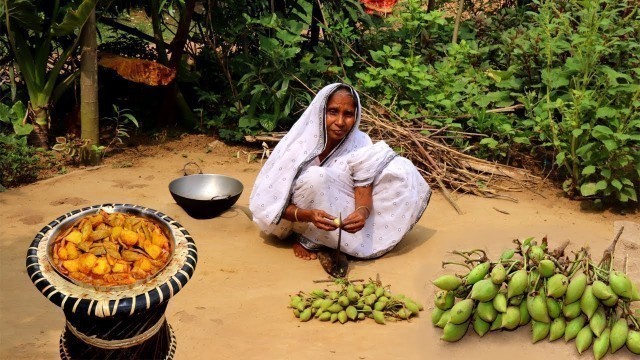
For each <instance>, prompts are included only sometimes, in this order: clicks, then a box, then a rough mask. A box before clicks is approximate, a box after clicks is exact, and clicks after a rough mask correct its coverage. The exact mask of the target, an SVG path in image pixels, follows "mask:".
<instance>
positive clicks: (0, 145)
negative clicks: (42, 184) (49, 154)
mask: <svg viewBox="0 0 640 360" xmlns="http://www.w3.org/2000/svg"><path fill="white" fill-rule="evenodd" d="M26 140H27V138H26V137H20V138H18V137H15V136H13V135H2V134H0V185H2V186H5V187H11V186H17V185H21V184H27V183H31V182H34V181H36V180H37V179H38V172H39V171H40V158H39V157H38V151H37V150H36V149H35V148H33V147H31V146H28V145H27V141H26Z"/></svg>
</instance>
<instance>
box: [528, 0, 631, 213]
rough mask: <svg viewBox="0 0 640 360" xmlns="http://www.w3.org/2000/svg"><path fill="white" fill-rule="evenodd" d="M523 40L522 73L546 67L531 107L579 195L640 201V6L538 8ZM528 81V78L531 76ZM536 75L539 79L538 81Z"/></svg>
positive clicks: (532, 119)
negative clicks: (637, 190) (533, 68)
mask: <svg viewBox="0 0 640 360" xmlns="http://www.w3.org/2000/svg"><path fill="white" fill-rule="evenodd" d="M535 3H536V5H537V10H538V11H537V12H531V13H530V16H531V22H530V23H529V25H528V27H527V31H526V32H524V33H523V35H522V38H521V39H519V43H520V44H533V45H534V46H530V45H528V46H526V47H525V46H522V45H520V46H519V49H520V52H519V60H520V63H519V64H518V65H517V66H519V67H520V69H526V68H527V67H529V66H530V64H526V63H525V61H527V62H531V61H533V62H534V63H535V64H539V65H540V67H539V68H537V69H536V70H537V73H538V74H539V78H540V83H539V85H538V86H536V85H535V84H530V86H529V89H526V91H528V96H526V97H525V98H524V100H525V101H524V103H525V105H526V107H527V110H528V117H529V121H528V122H527V125H528V126H531V128H532V129H533V130H534V131H536V132H537V133H539V138H538V140H539V141H540V142H541V144H542V145H543V146H545V147H548V148H550V149H553V151H554V153H555V163H556V164H557V166H559V171H560V172H561V173H562V174H566V181H565V182H564V184H563V188H564V190H565V191H566V192H567V193H569V194H570V195H572V196H582V197H592V198H596V199H603V198H614V199H616V200H617V201H619V202H623V203H626V202H629V201H633V202H637V201H638V197H637V193H636V188H637V186H638V183H639V180H638V179H639V178H640V81H639V80H638V79H639V75H640V14H639V12H638V11H639V9H638V4H637V3H635V2H624V1H623V2H620V1H613V0H599V1H591V0H569V1H551V0H539V1H536V2H535ZM523 75H524V74H523ZM535 78H536V77H535V76H534V77H533V78H532V79H535Z"/></svg>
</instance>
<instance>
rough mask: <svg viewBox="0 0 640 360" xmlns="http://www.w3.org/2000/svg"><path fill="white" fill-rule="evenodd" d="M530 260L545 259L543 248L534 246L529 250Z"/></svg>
mask: <svg viewBox="0 0 640 360" xmlns="http://www.w3.org/2000/svg"><path fill="white" fill-rule="evenodd" d="M529 258H530V259H533V260H537V261H540V260H542V259H543V258H544V250H543V249H542V247H540V246H537V245H534V246H532V247H531V248H529Z"/></svg>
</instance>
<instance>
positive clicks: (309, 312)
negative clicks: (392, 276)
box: [289, 279, 423, 324]
mask: <svg viewBox="0 0 640 360" xmlns="http://www.w3.org/2000/svg"><path fill="white" fill-rule="evenodd" d="M335 285H337V286H338V287H339V288H338V289H337V290H327V289H316V290H313V291H311V292H309V293H304V292H299V293H298V294H297V295H294V296H291V301H290V302H289V307H290V308H292V309H293V314H294V315H295V316H296V317H297V318H299V319H300V321H303V322H304V321H309V320H311V319H312V318H316V319H318V320H320V321H330V322H340V323H341V324H344V323H346V322H347V321H358V320H364V319H366V318H371V319H373V320H374V321H375V322H376V323H378V324H385V323H386V321H387V320H389V319H393V320H408V319H409V318H411V317H413V316H417V315H418V313H419V312H420V311H422V310H423V306H422V305H421V304H420V303H418V302H416V301H414V300H412V299H410V298H408V297H406V296H404V295H402V294H392V293H391V292H390V291H389V286H383V285H382V284H381V283H380V282H379V281H374V280H369V282H367V283H358V284H355V283H351V282H349V281H346V280H344V279H338V280H336V282H335Z"/></svg>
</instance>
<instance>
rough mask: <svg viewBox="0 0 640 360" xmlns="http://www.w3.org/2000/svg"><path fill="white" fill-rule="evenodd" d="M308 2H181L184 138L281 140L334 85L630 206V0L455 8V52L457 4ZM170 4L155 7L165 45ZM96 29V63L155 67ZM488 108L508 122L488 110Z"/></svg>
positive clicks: (633, 85) (633, 199) (468, 149)
mask: <svg viewBox="0 0 640 360" xmlns="http://www.w3.org/2000/svg"><path fill="white" fill-rule="evenodd" d="M22 1H27V0H22ZM186 2H188V1H186ZM149 3H153V1H151V2H146V1H134V2H126V1H114V2H113V4H114V5H115V6H111V7H110V8H108V9H107V10H105V12H104V14H105V15H104V16H111V17H113V18H117V19H120V21H122V22H124V23H127V21H130V20H131V19H132V18H133V17H136V16H141V15H140V14H141V13H142V14H143V15H144V14H147V15H148V14H149V11H150V10H149V9H150V6H148V5H149ZM319 3H320V2H314V1H307V0H286V1H285V0H280V1H266V0H259V1H249V0H240V1H212V0H210V1H198V2H197V6H196V10H195V12H194V16H193V22H192V25H191V30H190V43H189V49H188V51H187V54H188V55H189V56H188V57H185V59H184V61H183V62H182V64H181V67H180V68H179V73H178V76H179V80H180V81H179V87H180V89H181V91H182V93H183V94H184V96H185V98H186V102H187V103H188V105H189V106H190V108H191V109H193V110H194V113H195V117H196V118H197V119H198V121H197V124H196V129H197V130H199V131H206V132H215V133H217V134H218V135H219V136H220V137H221V138H223V139H226V140H228V141H241V140H242V139H243V138H244V136H245V135H248V134H256V133H260V132H271V131H285V130H286V129H288V127H290V126H291V124H292V123H293V122H294V121H295V119H296V118H297V116H298V115H299V114H300V112H301V111H302V110H303V109H304V107H305V106H306V105H307V104H308V103H309V101H310V99H311V98H312V96H313V92H314V91H317V90H318V89H319V88H321V87H322V86H324V85H325V84H327V83H330V82H335V81H343V82H348V83H351V84H353V85H354V86H356V87H357V88H358V89H359V90H360V91H361V93H362V94H364V95H365V96H364V98H365V102H366V103H367V106H370V107H372V108H375V109H378V110H379V111H380V112H381V114H380V115H381V116H384V112H393V113H396V114H398V115H400V116H401V117H402V118H405V119H413V120H416V121H422V122H424V123H425V124H427V125H429V126H433V127H439V128H442V127H446V128H447V129H450V130H457V131H463V132H473V133H479V134H482V135H484V136H478V137H471V138H469V137H462V136H453V135H452V136H450V137H449V138H448V140H447V141H448V142H449V145H451V146H454V147H456V148H458V149H461V150H462V151H464V152H465V153H469V154H472V155H475V156H479V157H483V158H487V159H491V160H496V161H499V162H502V163H507V164H513V165H520V164H522V162H523V161H524V160H523V159H524V158H528V159H530V160H529V161H531V160H533V161H535V163H536V164H537V165H538V167H539V169H541V170H542V171H544V172H545V174H548V175H551V176H552V178H553V179H555V180H557V181H558V186H562V188H563V189H564V190H565V191H566V192H567V194H568V195H570V196H572V197H575V198H587V199H593V200H595V201H612V202H615V203H623V204H624V203H633V204H636V205H637V203H638V199H637V191H638V190H639V187H640V115H639V114H640V112H639V109H640V97H639V94H640V81H639V80H638V79H640V55H639V54H640V49H639V48H640V33H639V32H640V10H639V9H638V6H639V5H638V2H637V1H633V0H623V1H614V0H597V1H590V0H556V1H551V0H534V1H505V2H503V3H501V4H496V3H495V2H488V1H487V2H482V1H479V2H478V1H476V2H471V1H465V2H464V9H465V12H464V13H463V17H462V21H461V24H460V30H459V34H458V41H457V43H452V41H451V39H452V35H453V32H454V21H455V19H454V15H455V8H456V4H457V2H449V1H437V2H435V6H434V7H433V8H431V9H428V8H427V2H426V1H420V0H406V1H400V2H399V3H398V6H397V7H396V9H395V11H394V13H393V14H390V15H387V16H371V15H368V14H366V13H365V12H364V11H363V9H362V7H361V5H360V3H359V2H358V1H356V0H346V1H337V0H324V1H322V2H321V3H322V6H321V7H318V6H314V5H317V4H319ZM184 4H185V1H163V2H160V7H159V11H160V13H161V14H162V15H163V17H162V19H163V20H162V26H163V27H162V31H163V32H164V33H165V34H166V35H167V36H169V34H171V31H172V30H173V31H175V24H176V22H177V19H178V17H179V14H180V11H182V9H184ZM141 11H142V12H141ZM313 18H315V19H317V20H319V21H317V22H316V24H317V26H318V28H319V29H320V31H316V32H314V30H313V27H314V26H313V24H314V21H313V20H312V19H313ZM134 23H135V22H134ZM138 23H139V22H138ZM138 28H139V29H140V31H143V32H144V31H146V32H147V33H148V32H152V31H153V30H152V29H150V27H149V26H148V25H147V26H146V28H145V27H144V26H138ZM99 30H100V34H101V45H100V46H101V49H102V50H103V51H107V50H108V51H111V52H117V53H121V54H125V55H128V56H137V57H142V58H148V59H154V58H157V53H156V52H155V51H156V50H155V48H154V47H150V46H148V41H146V40H142V39H141V38H140V37H139V36H132V35H126V34H124V33H123V32H122V31H115V30H114V29H113V28H111V27H108V26H105V25H104V24H103V25H100V26H99ZM314 34H315V35H314ZM5 40H6V35H5V32H0V43H6V42H5ZM6 53H7V52H6V51H5V52H3V51H0V57H2V56H4V55H3V54H6ZM5 58H6V56H5ZM1 86H2V96H1V97H0V99H1V101H2V102H3V103H5V105H6V108H4V111H5V112H7V111H8V110H7V109H11V108H12V106H13V104H14V103H15V102H16V101H18V100H20V101H22V102H23V103H27V101H28V99H27V98H26V97H25V96H24V91H21V90H20V87H19V86H18V87H17V89H15V91H8V90H9V88H8V87H7V85H6V83H5V84H3V85H1ZM101 86H103V87H105V86H118V85H117V83H116V84H115V85H114V84H110V83H109V82H107V81H105V82H104V84H103V85H101ZM105 92H106V91H105ZM9 93H13V95H8V94H9ZM101 97H102V98H103V100H101V101H103V102H104V103H105V104H102V107H103V108H106V109H110V108H111V106H112V104H114V103H116V104H119V105H121V106H124V107H127V108H131V109H132V110H131V111H132V112H133V113H134V114H136V116H137V118H138V119H139V120H140V122H141V124H142V125H143V127H145V129H146V130H147V131H152V132H157V131H160V130H159V129H158V128H157V125H154V123H153V122H152V118H153V114H152V113H151V112H150V107H149V106H148V102H145V101H130V99H128V97H130V96H122V97H120V98H114V97H106V96H103V95H101ZM374 99H375V100H374ZM128 100H129V102H128V103H127V101H128ZM137 104H139V106H136V105H137ZM0 106H2V105H0ZM499 108H500V109H503V108H506V109H507V110H509V111H504V112H488V110H492V109H499ZM2 111H3V109H0V113H1V112H2ZM60 113H62V111H60ZM108 115H109V114H108V113H106V114H105V116H108ZM0 118H1V116H0ZM0 124H2V125H0V126H2V131H3V133H5V134H12V136H14V137H15V136H17V137H19V136H23V135H20V134H19V133H18V132H17V131H14V129H13V125H12V124H13V123H11V122H6V121H5V122H4V123H0ZM145 124H147V125H146V126H144V125H145ZM60 128H61V130H60V131H64V126H60Z"/></svg>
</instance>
